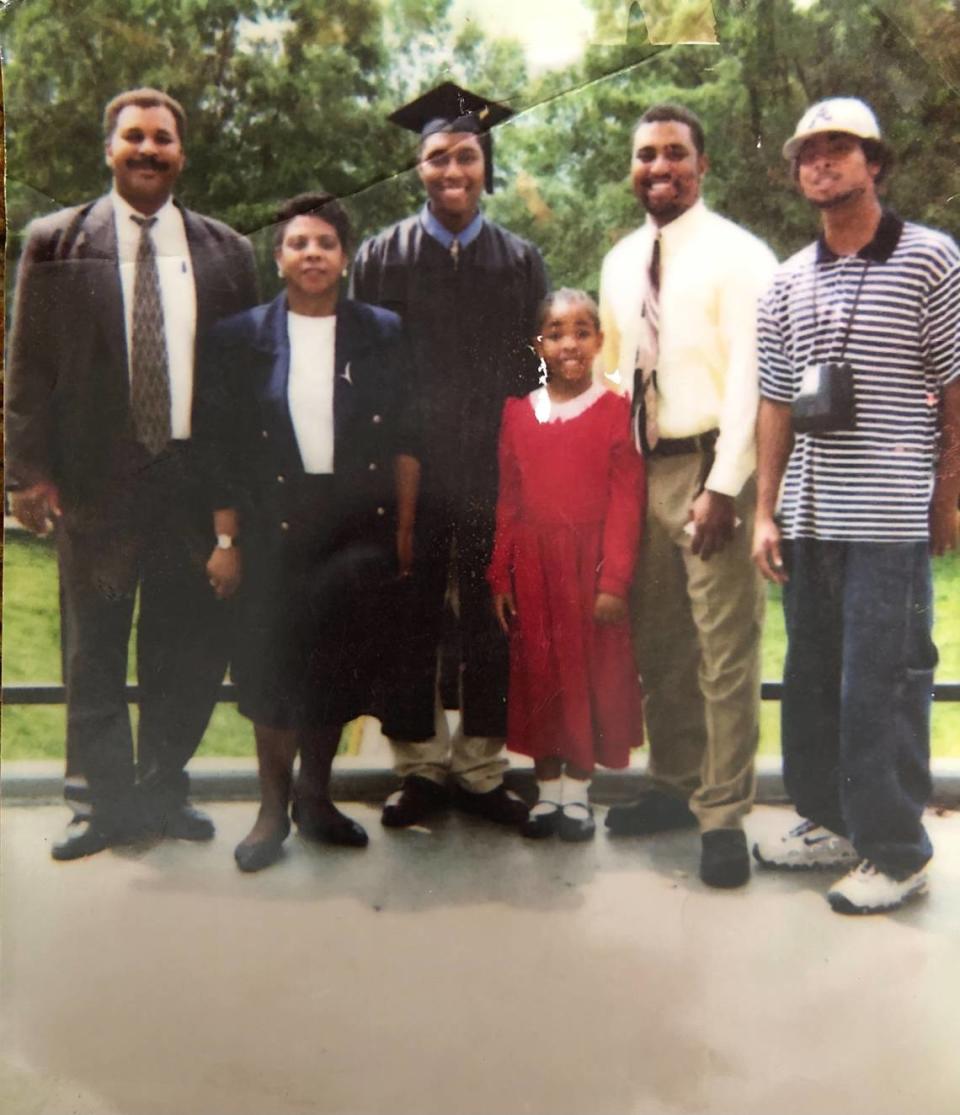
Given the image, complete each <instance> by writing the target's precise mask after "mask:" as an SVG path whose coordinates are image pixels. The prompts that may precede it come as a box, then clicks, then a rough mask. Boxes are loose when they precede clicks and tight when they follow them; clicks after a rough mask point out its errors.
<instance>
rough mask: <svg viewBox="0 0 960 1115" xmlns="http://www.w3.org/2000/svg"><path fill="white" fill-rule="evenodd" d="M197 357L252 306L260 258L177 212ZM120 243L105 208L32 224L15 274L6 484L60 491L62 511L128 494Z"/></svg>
mask: <svg viewBox="0 0 960 1115" xmlns="http://www.w3.org/2000/svg"><path fill="white" fill-rule="evenodd" d="M181 211H182V214H183V221H184V226H185V229H186V234H187V243H188V245H189V248H190V256H191V260H192V263H193V271H194V279H195V284H196V296H197V329H196V337H197V344H198V345H199V343H200V341H201V339H202V337H203V335H204V334H205V333H206V332H207V330H209V329H210V327H211V326H212V325H213V324H214V322H216V321H217V320H219V319H220V318H222V317H226V316H228V315H230V314H234V313H238V312H239V311H241V310H244V309H246V308H247V307H249V306H252V305H254V304H255V303H256V301H257V289H256V276H255V271H254V262H253V250H252V248H251V246H250V244H249V242H248V241H247V240H246V239H244V238H243V237H242V236H239V235H238V234H237V233H235V232H234V231H233V230H232V229H230V228H228V227H227V226H226V225H225V224H222V223H221V222H220V221H215V220H212V219H211V218H209V217H202V216H200V215H199V214H198V213H193V212H191V211H190V210H188V209H182V210H181ZM127 369H128V361H127V345H126V335H125V328H124V315H123V296H122V292H121V286H120V274H119V269H118V267H117V238H116V227H115V223H114V216H113V205H112V203H111V201H110V198H109V196H105V197H101V198H98V199H97V200H96V201H92V202H89V203H87V204H86V205H81V206H76V207H73V208H70V209H62V210H60V211H59V212H57V213H53V214H50V215H49V216H46V217H41V218H39V219H38V220H36V221H34V222H33V224H32V225H31V226H30V228H29V230H28V236H27V243H26V246H25V248H24V251H23V256H22V258H21V261H20V266H19V270H18V273H17V290H16V298H15V304H14V321H13V330H12V335H11V340H10V350H9V356H8V361H7V387H6V410H7V415H6V436H7V476H8V482H10V483H11V484H12V485H19V486H27V485H30V484H33V483H37V482H38V481H40V480H49V481H53V482H54V483H55V484H57V485H58V487H59V488H60V495H61V500H62V502H63V506H64V510H65V511H67V512H69V511H71V510H75V509H79V508H84V507H91V506H95V505H97V504H98V503H102V502H103V501H104V500H108V499H109V498H110V497H109V492H110V491H111V490H112V489H113V486H114V485H115V484H117V483H120V484H121V485H122V484H123V483H124V471H125V467H129V466H128V465H127V461H128V460H129V447H130V436H131V421H130V388H129V375H128V370H127Z"/></svg>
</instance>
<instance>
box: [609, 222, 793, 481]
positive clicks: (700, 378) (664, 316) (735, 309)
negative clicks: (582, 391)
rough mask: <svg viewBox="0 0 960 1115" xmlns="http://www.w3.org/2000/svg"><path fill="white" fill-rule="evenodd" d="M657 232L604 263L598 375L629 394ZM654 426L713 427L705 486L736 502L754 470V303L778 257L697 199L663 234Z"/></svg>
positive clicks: (668, 432)
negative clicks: (712, 457)
mask: <svg viewBox="0 0 960 1115" xmlns="http://www.w3.org/2000/svg"><path fill="white" fill-rule="evenodd" d="M657 231H658V230H657V226H656V225H655V224H654V223H653V221H652V220H651V219H650V218H649V217H648V218H647V221H646V223H645V224H644V225H643V226H642V227H641V228H639V229H637V230H636V232H632V233H631V234H630V235H629V236H626V237H625V238H624V239H623V240H621V241H620V243H619V244H617V245H616V246H615V247H614V248H613V249H612V250H611V251H610V252H608V253H607V256H606V258H605V259H604V261H603V269H602V272H601V276H600V321H601V326H602V328H603V332H604V345H603V351H602V353H601V356H600V361H599V363H600V367H599V369H598V372H599V373H602V374H603V376H604V381H605V383H606V385H607V386H608V387H611V388H612V389H613V390H616V391H620V392H626V393H630V392H631V391H632V389H633V373H634V369H635V367H636V362H637V350H638V348H639V346H640V345H641V344H642V343H643V341H642V338H643V334H642V323H641V316H640V314H641V308H642V306H643V297H644V289H645V284H646V268H647V266H648V264H649V260H650V255H651V251H652V242H653V238H654V236H656V234H657ZM659 232H660V252H661V257H660V269H661V279H660V299H659V310H660V326H659V355H658V360H657V394H658V403H657V423H658V427H659V433H660V437H663V438H685V437H691V436H693V435H695V434H703V433H706V432H707V431H708V430H713V429H719V431H720V436H719V438H718V440H717V445H716V459H715V461H714V464H713V468H712V469H711V470H710V474H709V476H708V477H707V482H706V486H707V487H708V488H710V489H711V490H712V491H715V492H720V493H722V494H724V495H729V496H736V495H738V494H739V492H740V489H741V488H742V487H743V485H744V483H745V481H746V480H747V479H748V477H749V476H750V475H751V474H752V472H753V471H754V469H755V467H756V443H755V426H756V417H757V405H758V400H759V375H758V371H757V351H756V349H757V345H756V333H757V302H758V299H759V298H760V296H761V295H762V294H763V293H764V291H765V290H766V289H767V287H768V286H769V284H770V281H771V279H772V277H773V272H774V269H775V267H776V265H777V261H776V257H775V256H774V254H773V253H772V252H771V251H770V249H769V248H768V247H767V246H766V244H764V243H763V241H761V240H759V239H757V237H755V236H753V235H752V234H751V233H749V232H747V231H746V230H745V229H742V228H740V227H739V225H735V224H734V223H733V222H732V221H728V220H727V219H726V218H724V217H720V216H718V215H717V214H716V213H712V212H711V211H710V210H709V209H707V207H706V206H705V205H704V204H703V201H702V200H701V201H697V202H696V204H694V205H693V206H692V207H691V208H690V209H688V210H687V211H686V212H685V213H683V214H681V215H680V216H679V217H677V218H676V219H675V220H673V221H670V222H669V223H668V224H666V225H664V226H663V227H662V228H661V229H660V230H659Z"/></svg>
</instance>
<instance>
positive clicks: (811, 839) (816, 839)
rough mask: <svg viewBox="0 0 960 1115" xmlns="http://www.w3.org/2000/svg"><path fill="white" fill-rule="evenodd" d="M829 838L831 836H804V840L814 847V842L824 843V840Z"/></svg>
mask: <svg viewBox="0 0 960 1115" xmlns="http://www.w3.org/2000/svg"><path fill="white" fill-rule="evenodd" d="M829 839H830V837H829V836H805V837H804V838H803V842H804V844H806V845H807V846H808V847H812V846H813V845H814V844H822V843H823V842H824V840H829Z"/></svg>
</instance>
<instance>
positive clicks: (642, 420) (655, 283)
mask: <svg viewBox="0 0 960 1115" xmlns="http://www.w3.org/2000/svg"><path fill="white" fill-rule="evenodd" d="M659 355H660V235H659V233H658V234H657V236H656V237H655V238H654V241H653V251H652V253H651V255H650V263H649V264H648V265H647V275H646V282H645V283H644V290H643V305H642V306H641V311H640V346H639V348H638V349H637V366H636V369H635V371H634V373H633V413H634V431H633V433H634V440H635V442H636V445H637V448H638V449H639V450H640V452H641V453H650V452H651V451H652V450H653V448H654V447H655V446H656V444H657V441H658V440H659V438H660V431H659V428H658V426H657V360H658V358H659Z"/></svg>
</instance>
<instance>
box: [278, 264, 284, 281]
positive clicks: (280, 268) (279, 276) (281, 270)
mask: <svg viewBox="0 0 960 1115" xmlns="http://www.w3.org/2000/svg"><path fill="white" fill-rule="evenodd" d="M277 278H278V279H282V278H283V268H282V267H277Z"/></svg>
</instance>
